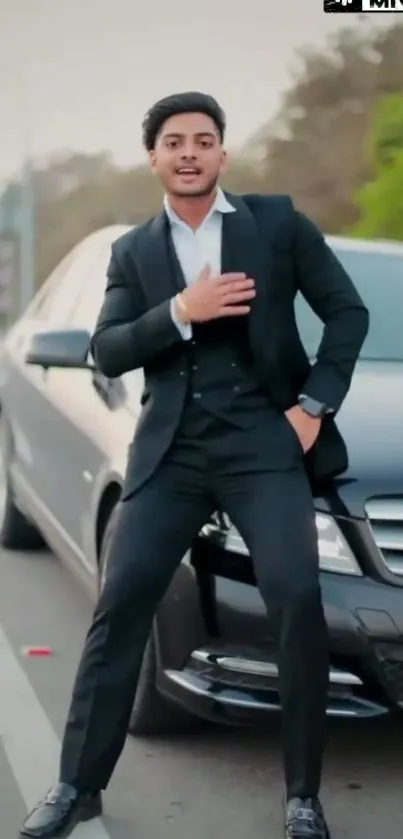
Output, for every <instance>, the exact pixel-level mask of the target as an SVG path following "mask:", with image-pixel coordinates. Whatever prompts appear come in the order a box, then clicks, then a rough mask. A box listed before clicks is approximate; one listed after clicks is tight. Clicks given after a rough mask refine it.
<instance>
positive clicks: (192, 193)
mask: <svg viewBox="0 0 403 839" xmlns="http://www.w3.org/2000/svg"><path fill="white" fill-rule="evenodd" d="M214 189H215V184H214V186H211V184H209V185H208V186H201V185H199V186H192V185H191V184H189V186H183V187H179V188H176V189H173V190H172V191H171V194H172V195H175V196H176V198H205V197H206V195H211V193H212V192H213V191H214Z"/></svg>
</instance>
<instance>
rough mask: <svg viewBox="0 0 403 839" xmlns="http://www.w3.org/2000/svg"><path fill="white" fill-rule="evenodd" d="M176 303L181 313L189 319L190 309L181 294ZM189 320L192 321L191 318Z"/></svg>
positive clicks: (177, 296) (178, 295)
mask: <svg viewBox="0 0 403 839" xmlns="http://www.w3.org/2000/svg"><path fill="white" fill-rule="evenodd" d="M176 302H177V304H178V306H179V308H180V310H181V312H183V314H184V315H186V317H187V318H189V309H188V307H187V305H186V303H185V301H184V299H183V297H182V293H181V292H180V293H179V294H177V295H176ZM189 320H190V318H189Z"/></svg>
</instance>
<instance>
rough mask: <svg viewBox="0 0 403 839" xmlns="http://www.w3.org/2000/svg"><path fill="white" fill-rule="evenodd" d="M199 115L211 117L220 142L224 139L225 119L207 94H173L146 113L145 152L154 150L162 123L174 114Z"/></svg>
mask: <svg viewBox="0 0 403 839" xmlns="http://www.w3.org/2000/svg"><path fill="white" fill-rule="evenodd" d="M190 113H199V114H206V115H207V116H208V117H211V119H212V120H213V122H214V123H215V126H216V128H217V131H218V133H219V135H220V140H221V142H222V141H223V139H224V134H225V127H226V119H225V114H224V111H223V110H222V108H220V106H219V104H218V102H216V100H215V99H214V98H213V96H209V95H208V94H207V93H198V92H197V91H194V92H193V91H189V92H187V93H174V94H172V95H171V96H166V97H165V98H164V99H160V100H159V101H158V102H156V103H155V105H153V106H152V107H151V108H150V109H149V110H148V111H147V113H146V115H145V117H144V120H143V143H144V146H145V147H146V149H147V151H152V149H154V148H155V143H156V140H157V137H158V135H159V133H160V131H161V128H162V127H163V125H164V123H165V122H166V121H167V119H170V117H173V116H175V115H176V114H190Z"/></svg>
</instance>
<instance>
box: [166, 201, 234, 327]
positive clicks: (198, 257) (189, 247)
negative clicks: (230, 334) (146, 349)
mask: <svg viewBox="0 0 403 839" xmlns="http://www.w3.org/2000/svg"><path fill="white" fill-rule="evenodd" d="M164 207H165V212H166V214H167V216H168V219H169V223H170V226H171V234H172V242H173V246H174V248H175V251H176V255H177V257H178V260H179V263H180V266H181V268H182V271H183V276H184V278H185V282H186V285H188V286H189V285H191V284H192V282H194V280H196V279H197V277H198V276H199V274H200V272H201V271H202V270H203V268H204V267H205V265H207V264H208V265H210V267H211V269H212V271H213V272H218V273H220V272H221V245H222V217H223V214H224V213H235V212H236V209H235V207H233V206H232V204H230V203H229V201H228V200H227V199H226V197H225V195H224V193H223V191H222V189H220V188H219V189H218V190H217V195H216V199H215V201H214V204H213V205H212V207H211V209H210V211H209V213H208V215H207V216H206V218H205V219H204V220H203V222H202V223H201V225H200V227H198V228H197V230H192V228H191V227H189V225H188V224H186V222H184V221H182V219H180V218H179V216H177V214H176V213H175V212H174V210H173V209H172V207H171V206H170V204H169V201H168V199H167V198H166V197H165V198H164ZM171 316H172V319H173V321H174V323H175V324H176V326H177V327H178V329H179V332H180V333H181V335H182V338H183V339H184V340H185V341H186V340H190V338H191V337H192V326H191V324H190V323H181V322H180V321H178V319H177V317H176V315H175V309H174V301H172V303H171Z"/></svg>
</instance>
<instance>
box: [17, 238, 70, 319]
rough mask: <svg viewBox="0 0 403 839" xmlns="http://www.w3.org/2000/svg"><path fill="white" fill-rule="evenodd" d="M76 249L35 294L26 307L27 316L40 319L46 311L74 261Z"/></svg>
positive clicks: (57, 266)
mask: <svg viewBox="0 0 403 839" xmlns="http://www.w3.org/2000/svg"><path fill="white" fill-rule="evenodd" d="M75 254H76V248H74V249H73V250H72V251H70V252H69V253H68V254H67V255H66V256H65V257H64V259H62V261H61V262H59V264H58V265H56V268H55V269H54V270H53V271H52V273H51V274H50V276H49V277H48V278H47V279H46V280H45V281H44V282H43V283H42V285H41V287H40V289H39V291H38V292H37V293H36V295H35V297H34V299H33V300H32V303H30V305H29V306H28V309H27V315H29V317H32V318H36V317H38V318H39V317H40V316H41V313H42V312H45V311H46V306H47V304H48V303H49V301H50V298H51V297H52V294H55V292H56V291H57V289H58V287H59V286H60V283H61V282H63V277H64V275H65V274H66V273H67V271H68V270H69V268H70V266H71V264H72V262H73V261H74V258H75Z"/></svg>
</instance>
